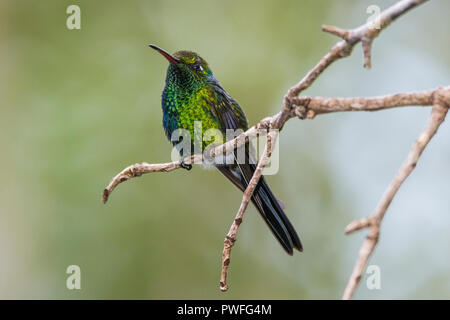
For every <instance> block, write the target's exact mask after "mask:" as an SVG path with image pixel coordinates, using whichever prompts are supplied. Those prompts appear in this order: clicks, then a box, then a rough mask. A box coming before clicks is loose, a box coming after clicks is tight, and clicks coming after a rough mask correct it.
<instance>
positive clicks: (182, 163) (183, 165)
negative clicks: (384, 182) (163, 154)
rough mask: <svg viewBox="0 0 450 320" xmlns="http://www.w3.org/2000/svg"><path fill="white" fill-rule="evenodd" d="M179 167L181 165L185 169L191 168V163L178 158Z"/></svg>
mask: <svg viewBox="0 0 450 320" xmlns="http://www.w3.org/2000/svg"><path fill="white" fill-rule="evenodd" d="M180 167H182V168H183V169H186V170H187V171H189V170H191V169H192V164H187V163H185V162H184V160H183V159H180Z"/></svg>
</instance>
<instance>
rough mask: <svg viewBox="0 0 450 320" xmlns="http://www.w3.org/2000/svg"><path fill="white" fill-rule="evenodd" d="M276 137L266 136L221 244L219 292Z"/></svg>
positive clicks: (222, 287)
mask: <svg viewBox="0 0 450 320" xmlns="http://www.w3.org/2000/svg"><path fill="white" fill-rule="evenodd" d="M277 137H278V131H275V130H272V131H270V132H269V134H268V135H267V143H266V146H265V149H264V152H263V154H262V156H261V159H260V160H259V162H258V166H257V167H256V170H255V172H254V173H253V177H252V179H251V180H250V182H249V184H248V186H247V188H246V189H245V191H244V194H243V196H242V201H241V205H240V206H239V210H238V212H237V214H236V217H235V218H234V221H233V223H232V225H231V227H230V230H229V231H228V233H227V236H226V237H225V240H224V242H223V245H224V246H223V253H222V272H221V274H220V290H222V291H227V290H228V284H227V276H228V266H229V264H230V255H231V249H232V248H233V246H234V243H235V242H236V234H237V230H238V228H239V225H240V224H241V223H242V220H243V217H244V213H245V210H246V209H247V206H248V203H249V201H250V199H251V198H252V195H253V192H254V191H255V188H256V186H257V184H258V181H259V179H260V178H261V175H262V171H263V169H264V168H265V167H266V165H267V164H268V163H269V160H270V156H271V155H272V148H273V146H274V145H275V143H276V139H277Z"/></svg>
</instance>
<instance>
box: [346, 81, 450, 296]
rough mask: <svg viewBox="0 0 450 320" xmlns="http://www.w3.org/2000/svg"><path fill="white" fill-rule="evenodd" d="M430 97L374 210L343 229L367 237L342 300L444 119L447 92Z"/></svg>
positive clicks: (351, 291) (358, 276) (449, 98)
mask: <svg viewBox="0 0 450 320" xmlns="http://www.w3.org/2000/svg"><path fill="white" fill-rule="evenodd" d="M433 97H434V99H433V103H434V104H433V108H432V111H431V116H430V119H429V121H428V124H427V126H426V127H425V129H424V130H423V132H422V134H421V135H420V136H419V138H418V139H417V140H416V141H415V142H414V144H413V146H412V149H411V151H410V152H409V155H408V157H407V158H406V160H405V162H404V163H403V165H402V166H401V167H400V169H399V171H398V172H397V174H396V175H395V177H394V179H393V180H392V182H391V183H390V185H389V186H388V188H387V189H386V191H385V193H384V195H383V197H382V198H381V200H380V202H379V203H378V206H377V207H376V209H375V211H374V212H373V214H372V215H371V216H370V217H368V218H363V219H361V220H356V221H353V222H351V223H350V224H349V225H348V226H347V228H346V229H345V232H346V233H347V234H350V233H353V232H355V231H357V230H361V229H363V228H369V234H368V236H367V237H366V239H365V240H364V242H363V244H362V246H361V249H360V251H359V256H358V259H357V260H356V263H355V266H354V268H353V272H352V274H351V276H350V279H349V281H348V283H347V286H346V288H345V290H344V294H343V297H342V298H343V299H345V300H348V299H351V298H352V297H353V295H354V293H355V291H356V288H357V287H358V284H359V282H360V281H361V278H362V274H363V271H364V269H365V268H366V265H367V262H368V260H369V257H370V256H371V254H372V253H373V251H374V249H375V246H376V245H377V242H378V239H379V235H380V226H381V222H382V220H383V218H384V215H385V214H386V211H387V209H388V208H389V205H390V204H391V202H392V200H393V199H394V197H395V195H396V193H397V191H398V190H399V189H400V187H401V185H402V184H403V182H404V181H405V180H406V178H408V176H409V175H410V174H411V172H412V171H413V170H414V169H415V168H416V164H417V161H418V160H419V157H420V155H421V154H422V152H423V150H425V147H426V146H427V145H428V142H430V140H431V138H433V136H434V135H435V133H436V132H437V130H438V129H439V126H440V125H441V124H442V122H444V120H445V116H446V114H447V112H448V108H449V104H450V94H449V91H448V90H445V89H441V90H439V91H437V92H436V94H434V95H433Z"/></svg>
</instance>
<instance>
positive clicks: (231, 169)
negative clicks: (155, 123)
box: [211, 85, 303, 255]
mask: <svg viewBox="0 0 450 320" xmlns="http://www.w3.org/2000/svg"><path fill="white" fill-rule="evenodd" d="M215 92H216V94H217V96H216V97H217V99H215V100H216V101H215V103H211V109H212V110H211V111H212V113H213V114H214V115H215V117H216V118H217V120H218V121H219V123H220V126H221V128H222V131H226V129H235V130H236V129H243V130H247V128H248V124H247V119H246V117H245V114H244V112H243V111H242V109H241V107H240V106H239V104H238V103H237V102H236V101H235V100H234V99H233V98H232V97H231V96H230V95H229V94H228V93H227V92H226V91H225V90H224V89H223V88H222V87H220V86H219V85H217V87H216V90H215ZM241 148H245V151H244V152H245V162H244V163H239V162H238V163H237V165H218V166H217V169H219V171H220V172H221V173H222V174H223V175H224V176H225V177H227V178H228V179H229V180H230V181H231V182H232V183H233V184H234V185H235V186H236V187H238V188H239V189H240V190H242V191H244V190H245V189H246V188H247V185H248V183H249V181H250V179H251V178H252V177H253V173H254V172H255V170H256V165H255V161H252V160H254V156H253V153H251V152H250V150H251V145H250V144H246V145H244V146H242V147H241ZM239 152H240V150H235V158H237V154H239ZM252 202H253V204H254V205H255V206H256V208H257V209H258V211H259V213H260V214H261V216H262V218H263V219H264V221H265V222H266V223H267V225H268V226H269V228H270V230H271V231H272V233H273V234H274V235H275V237H276V238H277V240H278V241H279V242H280V244H281V245H282V247H283V248H284V249H285V250H286V252H287V253H288V254H290V255H292V254H293V248H296V249H297V250H299V251H302V250H303V248H302V244H301V242H300V239H299V237H298V235H297V232H296V231H295V229H294V227H293V226H292V224H291V222H290V221H289V219H288V218H287V216H286V214H285V213H284V212H283V209H282V208H281V206H280V204H279V202H278V200H277V199H276V198H275V196H274V195H273V193H272V191H271V190H270V188H269V186H268V185H267V183H266V181H265V179H264V177H263V176H261V178H260V180H259V182H258V185H257V186H256V189H255V191H254V194H253V196H252Z"/></svg>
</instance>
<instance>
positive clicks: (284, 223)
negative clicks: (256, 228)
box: [252, 177, 303, 255]
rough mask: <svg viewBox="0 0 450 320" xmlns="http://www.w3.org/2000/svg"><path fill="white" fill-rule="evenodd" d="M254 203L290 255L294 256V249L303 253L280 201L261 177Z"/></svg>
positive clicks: (298, 239)
mask: <svg viewBox="0 0 450 320" xmlns="http://www.w3.org/2000/svg"><path fill="white" fill-rule="evenodd" d="M252 201H253V203H254V204H255V206H256V208H257V209H258V211H259V213H260V214H261V216H262V218H263V219H264V221H265V222H266V223H267V225H268V226H269V228H270V230H271V231H272V233H273V234H274V235H275V237H276V238H277V240H278V241H279V242H280V244H281V246H282V247H283V248H284V250H286V252H287V253H288V254H290V255H292V254H293V249H297V250H298V251H303V246H302V243H301V241H300V238H299V236H298V235H297V232H296V231H295V229H294V227H293V226H292V224H291V222H290V221H289V219H288V217H287V216H286V214H285V213H284V211H283V209H282V208H281V206H280V203H279V201H278V200H277V199H276V198H275V196H274V195H273V193H272V191H271V190H270V188H269V186H268V185H267V183H266V181H265V179H264V177H261V179H260V181H259V183H258V185H257V187H256V189H255V192H254V194H253V197H252Z"/></svg>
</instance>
